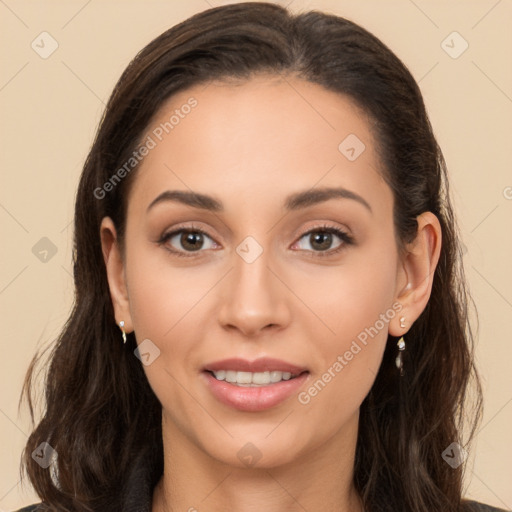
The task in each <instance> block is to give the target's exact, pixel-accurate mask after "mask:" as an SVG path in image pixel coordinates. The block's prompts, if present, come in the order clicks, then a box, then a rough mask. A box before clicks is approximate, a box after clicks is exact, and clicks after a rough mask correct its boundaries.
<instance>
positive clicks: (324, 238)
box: [311, 233, 332, 249]
mask: <svg viewBox="0 0 512 512" xmlns="http://www.w3.org/2000/svg"><path fill="white" fill-rule="evenodd" d="M312 237H313V242H312V243H311V246H312V247H313V248H315V244H316V243H317V242H318V243H319V245H320V247H319V249H328V248H329V246H330V245H331V237H332V234H331V233H316V234H314V235H312ZM322 242H323V243H322Z"/></svg>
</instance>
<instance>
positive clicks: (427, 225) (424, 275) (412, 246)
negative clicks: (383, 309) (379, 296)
mask: <svg viewBox="0 0 512 512" xmlns="http://www.w3.org/2000/svg"><path fill="white" fill-rule="evenodd" d="M416 220H417V222H418V230H417V233H416V238H415V239H414V240H413V241H412V242H410V243H409V244H407V246H406V252H405V255H404V256H403V258H402V260H401V262H400V264H399V269H398V274H397V294H396V297H395V301H397V302H399V303H400V304H401V305H402V308H403V309H402V310H401V311H399V313H398V314H397V315H396V316H395V318H394V319H393V320H392V322H390V326H389V333H390V334H391V335H392V336H403V335H404V334H405V333H406V332H407V331H408V330H409V329H410V328H411V325H412V324H413V323H414V322H415V321H416V320H417V318H418V317H419V316H420V315H421V313H422V312H423V310H424V309H425V307H426V306H427V303H428V300H429V298H430V294H431V291H432V283H433V281H434V271H435V269H436V266H437V263H438V261H439V254H440V253H441V241H442V230H441V225H440V223H439V220H438V218H437V217H436V216H435V215H434V214H433V213H431V212H425V213H422V214H421V215H419V216H418V217H417V219H416ZM401 319H403V321H401ZM402 326H404V327H402Z"/></svg>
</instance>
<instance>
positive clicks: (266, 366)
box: [204, 357, 307, 375]
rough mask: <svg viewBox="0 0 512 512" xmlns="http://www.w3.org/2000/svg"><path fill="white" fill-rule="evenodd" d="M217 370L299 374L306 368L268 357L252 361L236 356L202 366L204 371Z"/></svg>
mask: <svg viewBox="0 0 512 512" xmlns="http://www.w3.org/2000/svg"><path fill="white" fill-rule="evenodd" d="M219 370H226V371H229V370H231V371H235V372H251V373H257V372H283V373H291V374H292V375H300V374H301V373H303V372H306V371H307V368H304V367H300V366H297V365H294V364H291V363H287V362H286V361H281V360H279V359H271V358H268V357H262V358H260V359H256V360H254V361H247V360H246V359H238V358H232V359H223V360H222V361H215V362H213V363H209V364H207V365H205V367H204V371H209V372H214V371H219Z"/></svg>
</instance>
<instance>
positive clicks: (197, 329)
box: [116, 76, 407, 467]
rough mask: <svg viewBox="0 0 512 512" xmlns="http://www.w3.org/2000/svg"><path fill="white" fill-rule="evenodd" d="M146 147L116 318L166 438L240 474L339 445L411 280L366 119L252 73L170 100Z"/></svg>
mask: <svg viewBox="0 0 512 512" xmlns="http://www.w3.org/2000/svg"><path fill="white" fill-rule="evenodd" d="M185 105H189V107H190V108H189V107H185ZM176 111H178V112H176ZM171 116H174V117H173V118H172V119H171ZM165 123H167V124H165ZM164 127H165V128H164ZM167 132H168V133H167ZM148 136H149V139H148V138H147V137H148ZM145 142H146V145H147V147H148V151H146V153H147V155H146V156H145V157H144V159H143V161H142V164H141V167H140V169H139V170H138V171H137V175H136V177H134V178H135V179H134V182H133V186H132V188H131V191H130V196H129V206H128V213H127V224H126V239H125V243H126V245H125V250H126V252H125V260H124V268H123V272H124V274H123V276H124V279H125V284H126V290H127V291H126V294H127V301H128V302H127V304H128V307H127V310H126V311H125V313H124V318H123V319H124V320H125V323H126V326H127V329H128V330H132V329H133V330H134V331H135V334H136V339H137V342H138V343H139V344H141V343H142V342H144V345H143V346H142V348H141V352H142V353H143V354H144V355H143V360H144V361H145V363H146V365H145V366H144V369H145V371H146V374H147V377H148V380H149V383H150V385H151V387H152V389H153V390H154V392H155V394H156V396H157V397H158V399H159V400H160V402H161V404H162V407H163V422H164V435H167V434H168V435H169V438H173V436H174V438H180V439H181V441H182V443H185V444H186V445H187V446H188V447H189V449H191V450H196V451H197V449H199V450H200V452H201V453H202V455H205V454H206V455H207V456H210V457H213V458H214V459H217V460H219V461H222V462H226V463H228V464H231V465H237V466H243V465H244V464H246V465H251V464H256V465H257V466H264V467H272V466H275V465H277V464H286V463H291V462H295V463H297V462H298V461H300V460H301V459H303V458H305V457H307V456H308V454H309V455H311V452H312V451H315V453H319V452H318V450H321V449H329V447H333V446H334V444H336V443H337V444H338V447H341V446H343V443H345V442H346V440H347V439H350V446H352V443H353V441H354V439H355V437H356V435H357V424H358V413H359V407H360V405H361V402H362V401H363V399H364V398H365V396H366V395H367V393H368V392H369V390H370V388H371V386H372V384H373V382H374V379H375V377H376V374H377V372H378V369H379V365H380V363H381V359H382V355H383V351H384V347H385V344H386V340H387V336H388V332H390V331H391V332H392V331H393V329H395V330H396V325H397V323H398V318H399V317H400V316H402V314H403V311H402V313H398V311H399V310H400V309H401V308H402V305H401V304H400V303H399V302H397V297H399V292H400V290H401V289H402V288H403V287H404V286H405V285H406V283H407V276H406V275H405V272H404V271H403V269H402V266H401V265H400V260H399V257H398V253H397V247H396V240H395V235H394V226H393V196H392V192H391V190H390V188H389V187H388V185H387V184H386V183H385V181H384V180H383V178H382V175H381V171H382V169H381V164H380V161H379V157H378V155H377V153H376V149H375V142H374V140H373V138H372V134H371V132H370V128H369V121H368V119H367V117H365V116H364V115H363V114H362V112H361V111H360V110H358V109H357V108H356V107H355V105H354V104H353V103H352V102H351V101H350V100H349V99H347V98H344V97H342V96H340V95H338V94H335V93H333V92H329V91H327V90H325V89H323V88H322V87H321V86H319V85H314V84H311V83H308V82H305V81H302V80H300V79H297V78H292V77H289V78H287V79H278V78H276V77H267V76H258V77H257V78H253V79H251V80H250V81H248V82H245V83H238V84H233V83H217V84H216V83H210V84H209V85H208V86H204V85H203V86H200V87H194V88H192V89H189V90H186V91H184V92H181V93H180V94H178V95H175V96H174V97H172V98H171V99H170V100H169V101H168V102H167V104H166V105H165V107H164V108H162V109H161V111H160V112H159V114H158V116H157V117H156V118H155V119H154V120H153V121H152V124H151V126H150V127H149V129H148V131H147V133H146V138H145ZM328 190H332V191H334V192H327V191H328ZM175 192H180V193H181V195H177V194H175ZM196 194H200V195H201V197H200V198H197V197H195V195H196ZM203 196H204V198H203ZM116 311H118V310H116ZM120 319H121V318H119V319H118V320H120ZM144 340H150V341H144ZM158 351H159V352H158ZM233 359H236V360H237V361H226V360H233ZM265 359H266V360H265ZM252 363H254V364H252ZM247 370H254V371H253V372H247ZM238 372H240V373H238ZM287 372H288V375H287ZM290 373H291V374H292V375H291V378H289V379H288V380H286V379H287V377H289V374H290ZM295 375H297V376H296V377H294V376H295ZM226 379H228V380H231V381H233V380H234V379H236V380H237V382H227V381H226ZM269 380H270V382H269ZM272 380H275V381H279V382H275V383H273V382H271V381H272ZM249 383H251V385H248V384H249ZM258 383H259V385H254V384H258ZM240 384H245V385H240ZM165 433H167V434H165ZM346 446H349V445H346Z"/></svg>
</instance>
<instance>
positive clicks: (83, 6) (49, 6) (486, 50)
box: [0, 0, 512, 511]
mask: <svg viewBox="0 0 512 512" xmlns="http://www.w3.org/2000/svg"><path fill="white" fill-rule="evenodd" d="M223 3H228V2H220V1H218V0H196V1H176V0H174V1H146V2H143V1H142V0H137V1H125V2H121V1H112V0H109V1H105V0H103V1H101V2H100V1H99V0H93V1H91V0H89V1H87V0H80V1H65V2H64V1H62V0H60V1H58V2H57V1H39V2H36V1H20V0H0V20H1V21H0V33H1V34H2V44H1V45H0V52H1V59H2V68H1V76H0V109H1V120H2V122H1V133H0V140H1V144H2V146H1V147H2V149H1V151H0V159H1V169H2V186H1V189H0V225H1V236H2V240H3V244H2V247H3V250H2V264H1V268H0V305H1V311H2V319H1V325H2V339H1V342H0V343H1V354H2V357H1V359H0V365H1V367H0V379H1V380H0V389H1V390H2V394H1V400H0V443H1V445H0V457H1V459H0V460H1V464H0V511H2V510H4V511H5V510H12V509H16V508H17V507H20V506H22V505H25V504H29V503H31V502H33V501H34V500H35V499H36V497H35V495H34V494H33V492H32V491H31V490H30V488H26V489H23V488H22V486H21V484H20V482H19V471H18V468H19V458H20V452H21V449H22V447H23V445H24V442H25V440H26V436H27V434H28V432H29V424H28V417H27V414H26V410H25V409H23V410H22V414H21V415H18V410H17V405H18V398H19V393H20V389H21V384H22V379H23V377H24V374H25V371H26V368H27V366H28V363H29V361H30V359H31V357H32V355H33V353H34V352H35V350H36V348H38V347H41V346H43V345H45V344H47V343H49V342H51V340H52V339H53V338H54V337H55V336H56V334H57V333H58V331H59V329H60V328H61V326H62V324H63V322H64V321H65V319H66V317H67V314H68V312H69V308H70V304H71V299H72V293H73V287H72V280H71V274H70V262H71V236H72V232H71V229H70V222H71V220H72V211H73V200H74V193H75V188H76V185H77V179H78V176H79V173H80V171H81V166H82V164H83V161H84V158H85V156H86V153H87V151H88V149H89V147H90V144H91V142H92V139H93V136H94V133H95V130H96V126H97V123H98V121H99V119H100V115H101V112H102V109H103V106H104V103H105V102H106V100H107V98H108V96H109V94H110V92H111V90H112V88H113V86H114V83H115V82H116V81H117V79H118V77H119V75H120V73H121V72H122V70H123V69H124V67H125V66H126V64H127V63H128V61H129V60H130V59H131V58H132V57H133V56H134V55H135V53H136V52H137V51H138V50H139V49H140V48H142V47H143V46H144V45H145V44H146V43H148V42H149V41H150V40H151V39H152V38H154V37H155V36H157V35H158V34H160V33H161V32H163V31H164V30H165V29H167V28H168V27H170V26H172V25H174V24H175V23H176V22H178V21H180V20H182V19H184V18H186V17H188V16H190V15H192V14H194V13H196V12H199V11H202V10H204V9H206V8H208V7H209V6H216V5H220V4H223ZM282 3H283V4H286V3H291V8H292V9H293V10H301V9H307V8H317V9H321V10H326V11H330V12H333V13H336V14H339V15H342V16H345V17H347V18H350V19H352V20H354V21H356V22H358V23H360V24H361V25H363V26H364V27H365V28H367V29H369V30H370V31H372V32H373V33H375V34H376V35H377V36H378V37H380V38H381V39H382V40H383V41H384V42H385V43H386V44H387V45H388V46H390V47H391V49H392V50H394V51H395V52H396V53H397V54H398V56H399V57H400V58H401V59H402V60H403V61H404V62H405V63H406V65H407V66H408V67H409V69H410V70H411V72H412V73H413V75H414V76H415V78H416V79H417V80H418V81H419V83H420V87H421V89H422V91H423V93H424V97H425V101H426V104H427V108H428V110H429V113H430V116H431V121H432V124H433V126H434V130H435V132H436V134H437V137H438V141H439V143H440V145H441V147H442V148H443V151H444V154H445V157H446V160H447V163H448V167H449V171H450V173H451V180H452V193H453V196H454V199H455V204H456V207H457V210H458V213H459V219H460V225H461V229H462V231H463V235H464V242H465V245H466V247H467V253H466V255H465V262H466V265H467V273H468V277H469V281H470V286H471V289H472V293H473V296H474V299H475V302H476V305H477V308H478V311H479V318H480V333H479V344H478V354H477V356H478V365H479V368H480V370H481V373H482V377H483V384H484V391H485V413H484V419H483V421H482V423H481V426H480V430H479V433H478V437H477V442H476V444H475V445H474V449H473V451H472V452H471V453H470V458H469V460H468V465H467V495H468V496H471V497H473V498H475V499H478V500H481V501H485V502H487V503H489V504H492V505H496V506H500V507H503V508H512V487H511V486H510V476H511V473H512V472H511V469H510V461H511V460H512V443H511V434H510V433H511V432H512V428H511V424H512V386H511V371H510V362H509V361H510V358H511V356H512V344H511V336H510V330H511V327H512V322H511V319H512V268H511V264H510V263H511V261H512V237H511V233H512V229H511V227H512V172H511V169H512V165H511V164H512V144H511V141H512V59H511V57H510V55H511V50H512V30H511V26H510V22H511V20H512V2H511V0H501V1H497V0H479V1H468V0H464V1H462V0H457V1H451V2H446V1H428V0H415V1H412V0H399V1H382V0H372V1H368V0H363V1H361V0H359V1H341V0H332V1H329V0H323V1H321V0H317V1H309V2H307V1H303V0H295V1H293V2H290V1H289V0H288V1H286V2H282ZM43 31H47V32H48V33H49V34H51V36H52V37H53V38H54V39H55V40H56V41H57V43H58V45H59V46H58V49H57V50H56V51H55V52H54V53H53V54H52V55H51V56H49V57H48V58H47V59H42V58H41V57H40V56H39V55H38V53H36V52H35V51H34V50H33V49H32V47H31V43H32V41H34V40H36V43H37V42H38V41H40V38H38V36H39V34H40V33H41V32H43ZM453 31H457V32H459V33H460V35H461V36H462V38H464V40H465V41H467V43H468V44H469V47H468V48H467V50H466V51H465V52H464V53H462V54H461V55H460V56H458V58H452V56H450V55H449V54H448V53H447V52H446V51H445V49H446V50H448V51H450V52H452V55H453V54H454V52H457V51H459V50H461V49H462V48H463V46H462V45H463V44H464V43H463V41H462V39H460V38H458V36H453V35H452V36H450V38H448V39H447V43H445V44H448V45H449V46H452V47H453V48H451V49H449V48H446V46H445V47H444V48H443V46H442V44H441V43H442V41H443V40H445V39H446V38H447V36H449V34H451V33H452V32H453ZM45 37H46V36H45ZM46 41H47V43H46V46H45V48H49V42H48V41H49V40H46ZM452 41H453V42H452ZM43 237H47V238H48V239H49V240H50V241H51V242H52V244H54V245H55V247H56V249H57V252H56V254H55V255H52V253H51V252H49V253H48V256H47V261H46V262H43V261H40V259H38V257H36V255H35V254H34V253H33V247H34V246H35V245H36V244H37V243H38V241H39V240H40V239H41V238H43ZM39 243H40V244H43V245H44V244H45V243H46V244H47V243H48V242H39ZM37 247H39V246H36V248H37ZM39 250H40V248H39ZM34 252H36V254H37V252H38V251H36V250H34Z"/></svg>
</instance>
